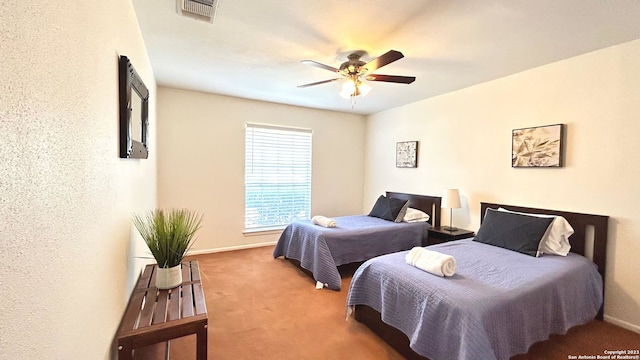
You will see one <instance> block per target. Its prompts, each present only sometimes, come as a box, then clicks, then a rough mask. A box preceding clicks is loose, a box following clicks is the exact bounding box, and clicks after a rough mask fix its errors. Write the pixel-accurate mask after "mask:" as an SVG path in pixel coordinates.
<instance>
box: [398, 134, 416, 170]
mask: <svg viewBox="0 0 640 360" xmlns="http://www.w3.org/2000/svg"><path fill="white" fill-rule="evenodd" d="M396 167H399V168H415V167H418V142H417V141H403V142H399V143H396Z"/></svg>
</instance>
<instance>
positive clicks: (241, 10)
mask: <svg viewBox="0 0 640 360" xmlns="http://www.w3.org/2000/svg"><path fill="white" fill-rule="evenodd" d="M133 4H134V7H135V10H136V14H137V16H138V20H139V22H140V28H141V30H142V35H143V37H144V41H145V44H146V46H147V50H148V52H149V57H150V59H151V65H152V67H153V71H154V74H155V77H156V81H157V83H158V85H161V86H168V87H175V88H182V89H190V90H196V91H203V92H209V93H215V94H222V95H230V96H236V97H243V98H249V99H255V100H264V101H270V102H276V103H282V104H290V105H298V106H305V107H311V108H318V109H328V110H335V111H342V112H351V113H358V114H372V113H376V112H379V111H382V110H385V109H389V108H393V107H397V106H400V105H404V104H407V103H411V102H414V101H417V100H421V99H425V98H429V97H433V96H437V95H440V94H444V93H447V92H450V91H453V90H457V89H461V88H464V87H468V86H471V85H474V84H478V83H482V82H485V81H489V80H492V79H496V78H500V77H503V76H505V75H509V74H514V73H517V72H520V71H523V70H526V69H530V68H534V67H537V66H541V65H544V64H548V63H552V62H555V61H559V60H562V59H565V58H569V57H573V56H576V55H579V54H583V53H586V52H590V51H594V50H597V49H601V48H604V47H608V46H611V45H615V44H619V43H623V42H626V41H630V40H634V39H638V38H640V21H639V20H638V19H640V1H638V0H492V1H489V0H483V1H481V0H431V1H425V0H385V1H382V0H341V1H337V0H220V1H219V6H218V9H217V13H216V17H215V20H214V22H213V23H207V22H203V21H198V20H194V19H191V18H188V17H183V16H181V15H178V14H177V12H176V0H133ZM391 49H394V50H398V51H401V52H402V53H404V56H405V57H404V58H403V59H401V60H398V61H396V62H394V63H392V64H389V65H387V66H385V67H383V68H381V69H378V70H377V71H375V72H374V73H376V74H386V75H404V76H416V78H417V79H416V81H415V82H414V83H413V84H410V85H406V84H394V83H382V82H370V85H371V86H372V88H373V90H372V91H371V92H370V93H369V94H368V95H367V96H366V97H358V98H357V102H356V103H355V105H353V107H352V104H351V102H350V101H349V100H345V99H343V98H341V97H340V96H339V95H338V92H339V90H340V83H341V82H332V83H328V84H322V85H318V86H313V87H309V88H298V87H297V86H298V85H301V84H306V83H311V82H316V81H322V80H328V79H332V78H335V77H336V74H335V73H332V72H330V71H327V70H323V69H320V68H316V67H311V66H308V65H303V64H301V63H300V60H303V59H311V60H315V61H318V62H320V63H323V64H326V65H330V66H333V67H339V66H340V64H341V63H342V62H344V61H346V60H347V55H348V54H350V53H351V52H353V51H356V50H364V51H366V52H367V54H368V56H365V57H363V59H362V60H364V61H365V62H367V61H369V60H372V59H374V58H376V57H378V56H380V55H382V54H384V53H385V52H387V51H388V50H391ZM134 66H135V64H134Z"/></svg>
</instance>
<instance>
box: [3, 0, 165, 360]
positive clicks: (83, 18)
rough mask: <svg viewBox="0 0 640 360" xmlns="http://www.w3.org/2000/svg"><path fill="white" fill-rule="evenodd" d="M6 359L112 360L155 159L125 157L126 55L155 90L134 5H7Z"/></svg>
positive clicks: (151, 195)
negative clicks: (121, 64)
mask: <svg viewBox="0 0 640 360" xmlns="http://www.w3.org/2000/svg"><path fill="white" fill-rule="evenodd" d="M0 34H1V35H0V64H2V65H1V66H0V258H1V259H2V261H1V265H0V274H1V275H0V314H2V315H0V319H1V320H0V349H2V350H1V351H0V358H1V359H78V360H84V359H107V358H109V357H110V354H109V352H110V347H111V343H112V339H113V337H114V335H115V332H116V328H117V326H118V324H119V322H120V318H121V316H122V313H123V312H124V307H125V306H126V302H127V299H128V295H129V291H130V289H131V283H132V282H133V281H134V279H135V277H136V276H137V275H136V269H135V265H134V263H135V261H133V259H132V257H131V255H130V250H129V249H130V243H129V231H130V217H131V212H132V211H133V210H136V209H138V208H151V207H154V206H155V197H156V194H155V193H156V175H155V172H156V159H155V149H154V147H155V144H154V142H155V132H154V130H153V129H154V128H155V126H152V127H151V129H152V131H151V134H150V136H151V143H152V151H151V157H150V159H148V160H144V161H140V160H124V159H119V157H118V54H126V55H128V56H129V57H130V58H131V59H132V62H133V64H134V66H135V67H136V69H137V71H138V72H139V73H140V75H141V76H142V78H143V79H144V81H145V83H146V85H147V86H148V87H149V89H150V91H151V103H152V105H153V108H152V109H151V115H150V121H151V123H152V124H154V123H155V108H154V107H155V102H156V100H155V80H154V78H153V73H152V71H151V67H150V64H149V59H148V57H147V53H146V50H145V47H144V44H143V42H142V36H141V33H140V30H139V28H138V23H137V20H136V17H135V14H134V11H133V7H132V5H131V1H129V0H114V1H80V2H77V1H76V2H57V1H56V2H43V1H17V2H16V1H13V2H3V7H2V11H0Z"/></svg>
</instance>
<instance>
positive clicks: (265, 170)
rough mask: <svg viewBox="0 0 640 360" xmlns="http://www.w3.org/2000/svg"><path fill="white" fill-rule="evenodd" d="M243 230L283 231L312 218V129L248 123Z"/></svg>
mask: <svg viewBox="0 0 640 360" xmlns="http://www.w3.org/2000/svg"><path fill="white" fill-rule="evenodd" d="M244 192H245V206H244V227H245V231H249V232H252V231H264V230H274V229H281V228H284V227H285V226H286V225H287V224H289V223H291V222H292V221H296V220H305V219H309V218H310V217H311V216H310V214H311V130H307V129H293V128H283V127H276V126H268V125H258V124H247V129H246V135H245V172H244Z"/></svg>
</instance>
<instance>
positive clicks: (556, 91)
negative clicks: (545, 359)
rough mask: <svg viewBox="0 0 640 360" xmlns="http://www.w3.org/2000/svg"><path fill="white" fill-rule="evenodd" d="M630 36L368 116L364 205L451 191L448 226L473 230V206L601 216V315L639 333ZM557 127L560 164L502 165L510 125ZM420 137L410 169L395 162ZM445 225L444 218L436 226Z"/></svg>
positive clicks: (637, 53)
mask: <svg viewBox="0 0 640 360" xmlns="http://www.w3.org/2000/svg"><path fill="white" fill-rule="evenodd" d="M638 64H640V40H638V41H634V42H630V43H626V44H622V45H619V46H615V47H611V48H607V49H604V50H601V51H597V52H593V53H589V54H586V55H583V56H579V57H575V58H572V59H568V60H565V61H561V62H557V63H554V64H550V65H547V66H543V67H540V68H536V69H533V70H530V71H526V72H522V73H519V74H516V75H513V76H509V77H505V78H502V79H499V80H496V81H492V82H488V83H484V84H481V85H477V86H474V87H470V88H466V89H463V90H460V91H457V92H454V93H450V94H446V95H443V96H440V97H436V98H432V99H428V100H423V101H420V102H416V103H413V104H409V105H406V106H403V107H400V108H396V109H392V110H388V111H385V112H381V113H378V114H374V115H372V116H370V117H369V118H368V121H367V143H366V149H367V150H366V160H365V163H366V164H365V192H364V200H365V202H364V203H363V206H364V207H365V208H368V207H370V206H371V205H372V204H370V203H369V202H368V200H370V199H373V196H374V195H375V194H378V193H379V192H380V191H383V190H386V189H395V190H398V191H407V192H415V193H422V194H430V195H439V194H441V193H442V190H443V189H445V188H449V187H451V188H459V189H460V191H461V193H462V196H463V197H464V199H463V202H464V203H465V208H463V209H459V210H455V211H454V213H453V216H454V225H456V226H458V227H462V228H468V229H473V230H477V228H478V227H479V208H480V201H495V202H502V203H507V204H514V205H523V206H530V207H542V208H551V209H559V210H567V211H575V212H584V213H594V214H600V215H609V216H611V218H610V221H609V226H610V228H609V229H610V230H609V247H608V256H607V261H608V262H607V278H606V300H605V301H606V302H605V319H607V320H609V321H612V322H616V323H618V324H620V325H623V326H625V327H627V328H630V329H633V330H635V331H638V332H640V287H639V286H638V282H637V274H639V273H640V261H639V260H638V259H639V258H640V211H638V207H639V206H640V187H639V186H638V179H639V178H640V157H639V156H638V145H637V144H638V134H640V121H639V116H640V91H639V90H638V89H640V66H638ZM557 123H564V124H567V143H566V145H567V146H566V166H565V167H564V168H561V169H522V168H519V169H514V168H511V130H512V129H515V128H522V127H529V126H538V125H547V124H557ZM404 140H419V141H420V145H419V147H420V149H419V167H418V168H417V169H397V168H395V167H394V147H395V143H396V142H397V141H404ZM448 222H449V214H448V211H444V212H443V223H448Z"/></svg>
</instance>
